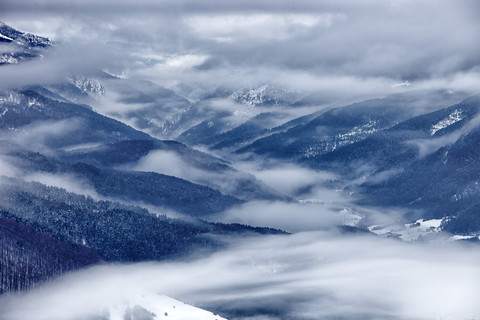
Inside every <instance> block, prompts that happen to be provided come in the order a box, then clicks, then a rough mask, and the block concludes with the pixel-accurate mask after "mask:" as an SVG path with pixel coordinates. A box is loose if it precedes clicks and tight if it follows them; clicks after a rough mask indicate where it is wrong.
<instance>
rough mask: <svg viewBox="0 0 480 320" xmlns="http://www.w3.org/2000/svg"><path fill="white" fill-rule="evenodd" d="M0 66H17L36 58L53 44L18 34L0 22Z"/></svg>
mask: <svg viewBox="0 0 480 320" xmlns="http://www.w3.org/2000/svg"><path fill="white" fill-rule="evenodd" d="M0 44H2V46H0V65H5V64H17V63H21V62H23V61H27V60H30V59H32V58H35V57H38V56H39V55H40V54H41V52H42V51H43V50H44V49H45V48H48V47H50V46H51V45H52V44H53V42H52V41H51V40H49V39H47V38H44V37H39V36H36V35H33V34H30V33H24V32H20V31H18V30H16V29H14V28H12V27H10V26H8V25H6V24H5V23H3V22H1V21H0Z"/></svg>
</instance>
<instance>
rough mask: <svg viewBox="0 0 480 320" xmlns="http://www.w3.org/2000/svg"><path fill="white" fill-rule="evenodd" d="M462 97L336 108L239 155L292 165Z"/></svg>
mask: <svg viewBox="0 0 480 320" xmlns="http://www.w3.org/2000/svg"><path fill="white" fill-rule="evenodd" d="M459 96H460V97H461V96H462V95H461V94H458V95H456V94H450V93H445V92H433V93H432V92H416V93H413V94H412V93H407V94H398V95H392V96H388V97H385V98H382V99H375V100H368V101H364V102H359V103H355V104H352V105H348V106H345V107H339V108H333V109H331V110H328V111H325V112H321V113H320V114H318V113H314V114H311V115H308V116H302V117H300V118H297V119H295V120H292V121H290V122H288V123H285V124H284V125H282V126H279V127H276V128H272V129H271V134H267V135H265V137H263V138H260V139H257V140H255V141H254V142H252V143H250V144H248V145H246V146H244V147H241V148H239V149H238V150H237V151H236V152H237V153H239V154H243V153H254V154H256V155H260V156H264V157H273V158H280V159H286V160H293V161H298V160H306V159H309V158H315V157H318V156H321V155H323V154H328V153H330V152H333V151H335V150H336V149H339V148H342V147H345V146H348V145H351V144H354V143H356V142H359V141H362V140H364V139H365V138H367V137H368V136H370V135H371V134H373V133H375V132H377V131H383V130H386V129H388V128H390V127H392V126H394V125H395V124H397V123H399V122H401V121H403V120H406V119H408V118H410V117H412V116H415V115H416V114H418V112H419V111H420V110H422V109H424V108H425V107H426V106H425V104H430V103H432V104H433V105H432V106H431V107H434V108H439V107H441V106H446V105H448V104H449V103H451V102H452V101H455V102H456V101H458V99H459ZM306 162H307V163H309V162H308V161H306Z"/></svg>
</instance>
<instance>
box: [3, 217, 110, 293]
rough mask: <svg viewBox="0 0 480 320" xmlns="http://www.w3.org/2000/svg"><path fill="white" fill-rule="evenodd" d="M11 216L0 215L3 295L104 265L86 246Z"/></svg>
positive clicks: (101, 259) (100, 258)
mask: <svg viewBox="0 0 480 320" xmlns="http://www.w3.org/2000/svg"><path fill="white" fill-rule="evenodd" d="M9 216H11V215H10V214H9V213H8V212H4V211H2V212H1V213H0V259H1V260H0V266H1V267H0V294H2V293H5V292H13V291H19V290H24V289H27V288H31V287H34V286H36V285H38V283H39V282H41V281H45V280H48V279H51V278H53V277H55V276H58V275H60V274H62V273H65V272H67V271H69V270H74V269H79V268H82V267H85V266H88V265H92V264H98V263H101V262H102V261H103V258H102V257H101V256H100V255H98V254H97V253H96V252H94V251H93V250H91V249H89V248H87V247H85V246H82V245H77V244H71V243H68V242H65V241H62V240H59V239H57V238H54V237H52V236H50V235H49V234H47V233H44V232H40V231H37V230H35V229H33V228H30V227H27V226H26V225H24V224H22V223H20V222H19V221H17V220H16V219H14V218H12V217H9Z"/></svg>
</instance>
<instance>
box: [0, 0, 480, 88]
mask: <svg viewBox="0 0 480 320" xmlns="http://www.w3.org/2000/svg"><path fill="white" fill-rule="evenodd" d="M2 7H3V8H2V13H1V14H0V19H1V20H3V21H4V22H6V23H7V24H10V25H12V26H14V27H16V28H18V29H20V30H22V31H27V32H33V33H37V34H40V35H44V36H48V37H51V38H53V39H56V40H61V41H68V42H70V43H75V44H82V45H84V46H83V47H82V49H85V46H89V48H90V50H92V51H98V52H100V53H101V54H102V56H105V52H108V54H109V55H110V56H112V57H114V58H112V59H110V60H109V64H110V68H112V66H111V64H112V61H115V62H117V63H118V65H117V67H119V68H123V70H126V71H127V72H128V74H129V76H141V77H143V78H149V79H151V80H154V81H157V82H158V83H160V84H163V85H166V86H168V87H171V88H180V87H182V88H188V90H191V91H193V90H195V89H198V87H201V88H203V89H207V90H209V89H211V88H214V87H217V86H220V85H236V86H240V87H241V86H246V87H252V86H255V85H260V84H263V83H276V84H278V85H282V86H288V87H296V88H297V89H302V90H305V91H317V90H320V91H322V90H324V91H336V92H342V90H343V91H345V89H348V90H353V91H358V92H364V93H375V92H379V93H382V92H384V91H385V92H387V91H395V90H396V91H398V90H401V89H402V86H398V84H401V83H404V82H405V81H408V82H409V83H410V85H411V88H412V87H416V88H426V87H451V88H453V89H458V90H459V89H467V90H471V91H476V88H477V87H478V85H479V84H480V80H479V79H480V76H479V74H480V67H479V64H480V46H479V45H478V40H479V34H480V22H479V20H478V14H477V13H478V12H480V3H479V2H478V1H474V0H460V1H447V0H444V1H442V0H440V1H438V0H435V1H433V0H417V1H408V0H402V1H400V0H398V1H395V0H390V1H387V0H367V1H352V0H343V1H307V0H305V1H250V0H247V1H245V0H244V1H211V0H208V1H201V2H200V1H193V0H192V1H186V0H184V1H177V0H175V1H173V0H172V1H153V0H138V1H137V0H135V1H133V0H128V1H127V0H121V1H113V0H107V1H94V0H86V1H64V0H46V1H40V2H39V1H34V0H4V1H2ZM95 56H97V55H95V54H90V57H95ZM77 62H78V60H77ZM84 63H85V61H84ZM92 63H93V61H92Z"/></svg>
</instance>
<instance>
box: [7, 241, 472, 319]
mask: <svg viewBox="0 0 480 320" xmlns="http://www.w3.org/2000/svg"><path fill="white" fill-rule="evenodd" d="M479 262H480V252H479V251H478V248H476V247H462V246H461V245H459V244H456V243H445V242H443V241H439V242H433V243H424V244H406V243H402V242H398V241H394V240H389V239H378V238H376V237H373V236H358V235H357V236H345V235H342V236H339V235H338V234H335V233H331V232H312V233H300V234H295V235H289V236H265V237H254V238H251V239H250V238H249V239H244V240H241V241H239V240H238V239H237V240H236V243H235V244H234V245H232V246H231V247H230V248H229V249H228V250H225V251H223V252H218V253H215V254H213V255H212V256H209V257H208V258H199V259H198V260H191V261H189V262H188V263H182V262H180V263H144V264H135V265H110V266H100V267H94V268H90V269H87V270H84V271H80V272H76V273H72V274H70V275H67V276H65V277H63V278H61V279H59V280H57V281H54V282H52V283H50V284H49V285H47V286H44V287H43V288H40V289H36V290H33V291H31V292H29V293H26V294H22V295H18V296H6V297H3V298H2V299H1V300H0V307H1V308H2V310H3V315H4V316H5V317H6V318H8V319H12V320H14V319H27V318H31V317H32V316H34V317H35V318H36V319H51V320H54V319H64V320H65V319H78V318H85V317H87V316H94V315H100V314H105V311H106V310H108V309H110V310H115V309H114V307H115V306H117V307H119V306H122V305H125V304H126V303H128V301H129V299H133V298H132V297H137V296H141V295H142V294H144V295H148V294H150V293H153V292H156V293H161V294H166V295H170V296H173V297H175V298H177V299H180V300H182V301H185V302H188V303H192V304H194V305H197V306H201V307H203V308H206V309H207V310H211V311H214V312H218V313H220V314H221V315H222V316H224V317H227V318H229V319H231V320H234V319H246V318H249V317H256V319H286V318H288V319H318V318H336V319H351V318H352V317H357V318H362V319H363V318H365V319H398V320H400V319H439V318H440V319H442V318H446V319H464V318H474V317H475V316H476V315H478V314H479V312H480V309H479V306H478V303H477V302H478V297H479V296H480V291H479V290H480V289H479V287H478V285H477V284H478V282H479V281H480V273H479V270H478V263H479ZM144 307H145V308H146V309H147V310H148V306H147V305H145V306H144Z"/></svg>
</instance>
